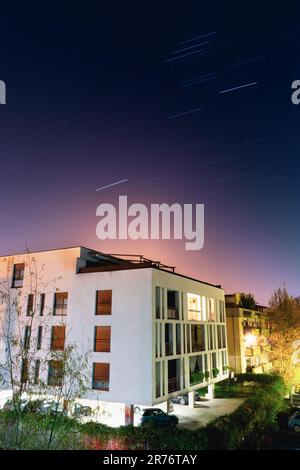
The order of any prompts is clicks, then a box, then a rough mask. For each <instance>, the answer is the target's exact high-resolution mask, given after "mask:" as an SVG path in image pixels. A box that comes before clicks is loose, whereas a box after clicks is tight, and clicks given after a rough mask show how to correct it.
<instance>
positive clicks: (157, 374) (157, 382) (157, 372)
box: [155, 362, 161, 398]
mask: <svg viewBox="0 0 300 470" xmlns="http://www.w3.org/2000/svg"><path fill="white" fill-rule="evenodd" d="M160 364H161V363H160V362H156V363H155V397H156V398H158V397H160V367H161V366H160Z"/></svg>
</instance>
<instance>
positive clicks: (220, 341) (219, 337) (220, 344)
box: [217, 325, 223, 349]
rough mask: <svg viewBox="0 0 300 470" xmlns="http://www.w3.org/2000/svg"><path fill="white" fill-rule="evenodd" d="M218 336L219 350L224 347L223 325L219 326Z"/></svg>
mask: <svg viewBox="0 0 300 470" xmlns="http://www.w3.org/2000/svg"><path fill="white" fill-rule="evenodd" d="M217 336H218V349H221V348H222V347H223V345H222V334H221V325H218V326H217Z"/></svg>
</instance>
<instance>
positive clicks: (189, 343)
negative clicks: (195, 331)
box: [186, 325, 191, 353]
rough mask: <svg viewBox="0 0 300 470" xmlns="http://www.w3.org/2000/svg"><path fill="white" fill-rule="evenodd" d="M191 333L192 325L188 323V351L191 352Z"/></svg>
mask: <svg viewBox="0 0 300 470" xmlns="http://www.w3.org/2000/svg"><path fill="white" fill-rule="evenodd" d="M190 334H191V325H186V339H187V341H186V352H187V353H190V352H191V341H190Z"/></svg>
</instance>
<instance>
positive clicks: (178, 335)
mask: <svg viewBox="0 0 300 470" xmlns="http://www.w3.org/2000/svg"><path fill="white" fill-rule="evenodd" d="M176 354H181V325H180V324H179V323H176Z"/></svg>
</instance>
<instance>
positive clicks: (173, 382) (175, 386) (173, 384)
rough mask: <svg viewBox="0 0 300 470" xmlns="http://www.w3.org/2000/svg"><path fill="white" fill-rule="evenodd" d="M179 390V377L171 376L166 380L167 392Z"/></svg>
mask: <svg viewBox="0 0 300 470" xmlns="http://www.w3.org/2000/svg"><path fill="white" fill-rule="evenodd" d="M178 390H180V379H179V377H173V378H172V379H169V380H168V393H172V392H177V391H178Z"/></svg>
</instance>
